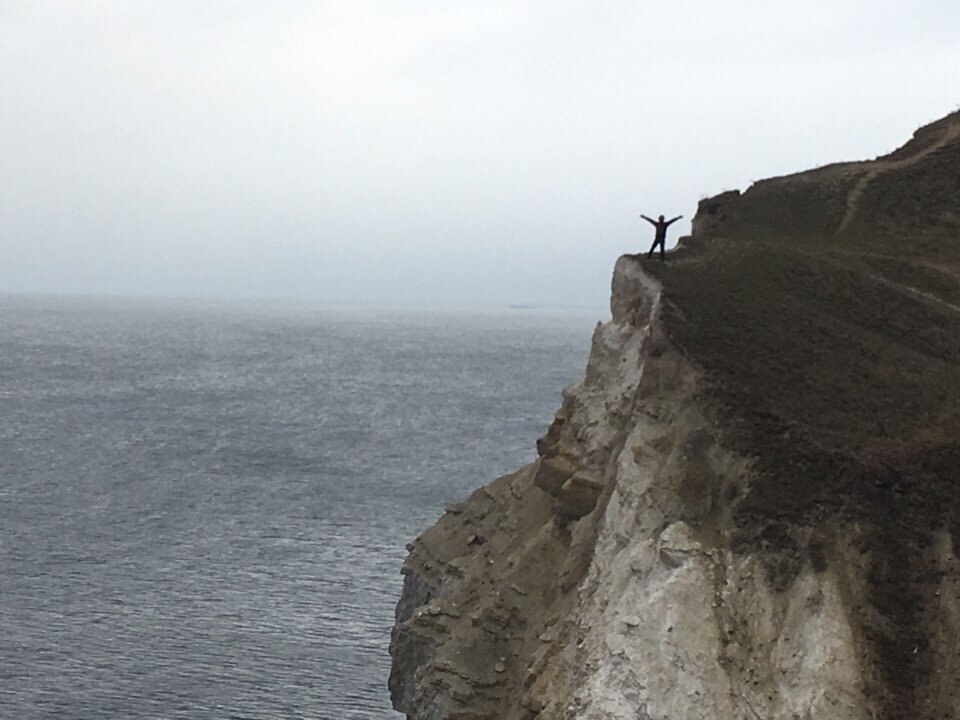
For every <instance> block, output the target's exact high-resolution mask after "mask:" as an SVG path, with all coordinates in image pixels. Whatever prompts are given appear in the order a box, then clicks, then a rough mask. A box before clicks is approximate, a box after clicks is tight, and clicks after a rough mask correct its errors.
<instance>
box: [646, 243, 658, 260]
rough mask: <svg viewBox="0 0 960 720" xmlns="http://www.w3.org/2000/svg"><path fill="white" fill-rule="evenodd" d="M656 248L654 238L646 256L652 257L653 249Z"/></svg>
mask: <svg viewBox="0 0 960 720" xmlns="http://www.w3.org/2000/svg"><path fill="white" fill-rule="evenodd" d="M656 249H657V241H656V240H654V241H653V245H651V246H650V252H648V253H647V257H648V258H652V257H653V253H654V251H655V250H656Z"/></svg>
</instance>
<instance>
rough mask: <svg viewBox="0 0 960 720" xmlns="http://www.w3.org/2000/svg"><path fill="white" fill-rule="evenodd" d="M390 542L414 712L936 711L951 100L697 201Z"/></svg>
mask: <svg viewBox="0 0 960 720" xmlns="http://www.w3.org/2000/svg"><path fill="white" fill-rule="evenodd" d="M611 316H612V317H611V319H610V321H608V322H606V323H603V324H600V325H598V326H597V328H596V330H595V332H594V336H593V341H592V348H591V353H590V359H589V362H588V365H587V369H586V374H585V377H584V379H583V381H582V382H580V383H577V384H576V385H573V386H571V387H569V388H567V389H566V390H565V391H564V395H563V403H562V406H561V408H560V410H559V411H558V412H557V415H556V418H555V419H554V421H553V423H552V425H551V426H550V428H549V429H548V431H547V433H546V434H545V436H544V437H543V438H541V439H540V440H539V441H538V444H537V454H538V459H537V460H536V462H534V463H532V464H531V465H528V466H526V467H524V468H521V469H520V470H518V471H517V472H516V473H514V474H512V475H508V476H506V477H503V478H500V479H498V480H496V481H494V482H493V483H491V484H490V485H487V486H485V487H483V488H481V489H479V490H477V491H476V492H475V493H474V494H473V495H472V496H471V497H470V498H468V499H467V500H466V501H465V502H463V503H461V504H458V505H455V506H452V507H450V508H448V509H447V511H446V513H445V515H444V516H443V517H442V518H441V519H440V520H439V521H438V522H437V523H436V524H435V525H434V526H433V527H431V528H430V529H428V530H427V531H426V532H425V533H424V534H423V535H422V536H421V537H420V538H418V539H417V540H416V541H415V542H414V543H413V544H412V545H411V546H410V555H409V557H408V558H407V561H406V562H405V564H404V567H403V573H404V590H403V595H402V597H401V599H400V602H399V604H398V606H397V622H396V626H395V628H394V631H393V636H392V641H391V654H392V656H393V671H392V673H391V677H390V690H391V695H392V698H393V702H394V705H395V707H396V708H397V709H398V710H400V711H401V712H404V713H406V714H407V716H408V717H409V718H412V719H414V720H427V719H430V720H441V719H449V720H467V719H475V720H480V719H486V718H489V719H491V720H492V719H497V720H513V719H521V718H523V719H526V720H532V719H533V718H541V719H543V720H554V719H557V720H559V719H560V718H563V719H565V720H574V719H576V720H593V719H597V720H599V719H600V718H605V719H607V718H612V719H615V718H624V719H626V718H631V719H632V720H638V719H639V720H662V719H663V720H665V719H667V718H669V719H671V720H674V719H676V718H688V719H691V720H692V719H700V718H702V719H703V720H707V719H708V718H709V719H710V720H726V719H728V718H729V719H730V720H733V719H734V718H736V720H741V719H742V718H750V719H763V720H766V719H768V718H769V719H774V718H776V719H778V720H779V719H781V718H782V719H783V720H796V719H798V718H802V719H804V720H806V719H808V718H809V719H811V720H817V719H819V718H845V719H851V720H853V719H856V718H864V719H865V720H866V719H867V718H871V719H880V718H882V719H884V720H887V719H889V720H893V719H900V718H904V719H905V718H911V719H926V718H931V719H932V718H960V563H958V560H957V555H958V552H957V538H958V537H960V535H958V533H960V522H958V521H960V491H958V482H957V479H958V478H957V473H958V472H960V471H958V470H957V468H958V467H960V417H958V412H960V363H958V359H960V114H954V115H951V116H948V117H947V118H944V119H943V120H941V121H939V122H937V123H934V124H932V125H930V126H927V127H925V128H922V129H921V130H919V131H918V132H917V133H916V134H915V136H914V138H913V139H912V140H911V141H910V142H909V143H907V145H905V146H904V147H903V148H900V149H899V150H897V151H895V152H894V153H891V154H890V155H887V156H884V157H881V158H878V159H877V160H874V161H868V162H861V163H842V164H838V165H833V166H828V167H825V168H819V169H817V170H812V171H808V172H805V173H799V174H796V175H791V176H786V177H782V178H774V179H771V180H766V181H762V182H760V183H757V184H755V185H754V186H752V187H751V188H749V189H748V190H747V191H746V192H744V193H739V192H731V193H724V194H723V195H720V196H717V197H715V198H709V199H707V200H704V201H702V202H701V203H700V207H699V209H698V213H697V217H696V218H695V220H694V232H693V235H692V236H691V237H690V238H685V239H684V242H683V243H682V245H681V247H680V248H679V249H678V250H677V251H675V252H674V253H672V254H671V258H670V260H669V261H668V262H667V263H665V264H660V263H658V262H656V261H653V262H650V261H647V260H645V259H644V258H640V257H635V256H624V257H622V258H620V259H619V260H618V261H617V264H616V267H615V270H614V276H613V286H612V293H611Z"/></svg>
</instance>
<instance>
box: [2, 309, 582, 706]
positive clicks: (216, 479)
mask: <svg viewBox="0 0 960 720" xmlns="http://www.w3.org/2000/svg"><path fill="white" fill-rule="evenodd" d="M599 315H600V313H599V312H598V311H593V312H589V313H586V312H583V311H578V312H565V313H560V312H541V311H536V310H533V311H523V310H513V311H506V310H505V311H498V312H467V311H462V312H459V311H458V312H449V313H429V312H414V311H409V312H378V311H374V310H362V311H342V310H337V311H333V310H329V309H321V308H315V307H294V306H278V305H273V306H262V305H244V306H221V305H212V304H206V305H196V304H193V305H191V304H187V303H173V304H170V303H161V302H160V301H150V302H147V301H133V300H128V301H121V300H111V301H98V300H69V299H45V298H30V299H27V298H0V717H2V718H23V719H25V720H26V719H29V718H71V719H74V718H90V719H100V718H171V717H183V718H210V719H213V718H217V719H220V718H251V719H252V718H323V719H324V720H326V719H329V720H354V719H360V718H364V719H366V718H377V719H381V718H396V717H398V716H397V715H396V714H395V713H393V712H392V711H391V710H390V702H389V697H388V694H387V691H386V678H387V674H388V672H389V658H388V656H387V643H388V640H389V630H390V625H391V623H392V619H393V607H394V603H395V601H396V597H397V594H398V592H399V589H400V576H399V567H400V563H401V561H402V559H403V556H404V553H405V551H404V544H405V543H406V542H407V541H409V540H410V539H412V538H413V537H414V536H415V535H416V534H417V533H418V532H420V531H421V530H422V529H423V528H424V527H426V526H427V525H429V524H430V523H431V522H432V521H433V520H434V519H435V518H436V517H437V516H438V514H439V513H440V512H441V511H442V507H443V506H444V505H445V504H447V503H450V502H453V501H455V500H459V499H461V498H463V497H464V496H465V495H466V494H467V493H468V492H469V491H470V490H472V489H473V488H474V487H476V486H477V485H479V484H480V483H482V482H486V481H488V480H490V479H492V478H493V477H494V476H495V475H497V474H502V473H504V472H507V471H510V470H512V469H514V468H516V467H517V466H519V465H520V464H521V463H524V462H527V461H529V460H530V459H531V458H532V456H533V442H534V439H535V438H536V437H537V435H539V434H540V433H541V432H542V431H543V429H544V428H545V427H546V425H547V423H548V422H549V420H550V418H551V416H552V413H553V411H554V410H555V409H556V407H557V406H558V405H559V401H560V390H561V389H562V387H563V386H564V385H566V384H569V383H570V382H572V381H574V380H576V379H578V378H579V377H580V375H581V374H582V370H583V364H584V361H585V359H586V352H587V349H588V342H589V340H588V338H589V332H590V327H591V325H592V323H593V322H594V321H595V320H596V319H597V317H598V316H599Z"/></svg>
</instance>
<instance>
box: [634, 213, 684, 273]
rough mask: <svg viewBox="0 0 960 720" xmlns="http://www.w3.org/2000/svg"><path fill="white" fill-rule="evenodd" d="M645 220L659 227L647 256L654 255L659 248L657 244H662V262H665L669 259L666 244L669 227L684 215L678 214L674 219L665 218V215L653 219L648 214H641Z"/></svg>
mask: <svg viewBox="0 0 960 720" xmlns="http://www.w3.org/2000/svg"><path fill="white" fill-rule="evenodd" d="M640 217H642V218H643V219H644V220H646V221H647V222H648V223H650V224H651V225H653V226H654V227H655V228H656V229H657V234H656V236H655V237H654V239H653V245H652V246H651V247H650V252H648V253H647V257H648V258H649V257H653V251H654V250H656V249H657V245H659V246H660V262H663V261H664V260H666V259H667V254H666V248H665V247H664V244H665V243H666V242H667V228H668V227H670V226H671V225H672V224H673V223H675V222H676V221H677V220H679V219H680V218H682V217H683V215H677V216H676V217H675V218H673V219H672V220H664V219H663V215H661V216H660V218H659V219H657V220H653V219H651V218H648V217H647V216H646V215H641V216H640Z"/></svg>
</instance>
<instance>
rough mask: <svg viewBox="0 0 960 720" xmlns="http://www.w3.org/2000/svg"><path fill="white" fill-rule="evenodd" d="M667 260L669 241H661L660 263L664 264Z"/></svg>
mask: <svg viewBox="0 0 960 720" xmlns="http://www.w3.org/2000/svg"><path fill="white" fill-rule="evenodd" d="M666 259H667V241H666V240H661V241H660V262H663V261H664V260H666Z"/></svg>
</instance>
